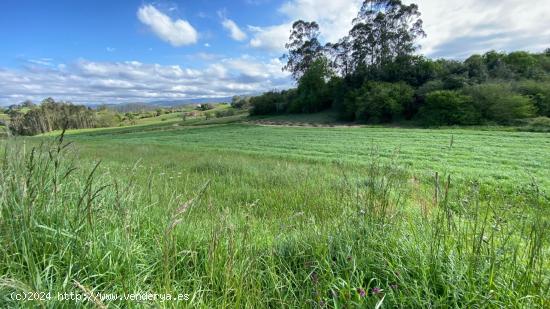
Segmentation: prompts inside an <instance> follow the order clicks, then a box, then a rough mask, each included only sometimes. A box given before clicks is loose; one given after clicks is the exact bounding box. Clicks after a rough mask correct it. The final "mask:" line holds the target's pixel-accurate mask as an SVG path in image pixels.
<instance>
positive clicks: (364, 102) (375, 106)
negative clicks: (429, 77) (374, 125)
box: [351, 82, 414, 122]
mask: <svg viewBox="0 0 550 309" xmlns="http://www.w3.org/2000/svg"><path fill="white" fill-rule="evenodd" d="M413 96H414V90H413V88H412V87H411V86H409V85H407V84H405V83H385V82H368V83H366V84H365V85H363V87H362V88H361V89H360V90H359V91H357V92H355V93H354V94H353V95H352V97H351V99H352V100H353V99H355V108H356V110H355V117H356V119H358V120H368V121H372V122H390V121H392V120H394V119H395V118H396V117H399V116H401V114H402V113H403V111H404V109H405V107H406V106H408V105H409V104H411V102H412V101H413ZM353 97H355V98H353Z"/></svg>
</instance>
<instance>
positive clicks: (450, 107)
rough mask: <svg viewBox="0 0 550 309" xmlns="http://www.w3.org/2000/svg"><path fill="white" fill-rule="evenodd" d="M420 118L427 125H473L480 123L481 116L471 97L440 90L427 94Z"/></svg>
mask: <svg viewBox="0 0 550 309" xmlns="http://www.w3.org/2000/svg"><path fill="white" fill-rule="evenodd" d="M419 118H420V119H421V120H422V122H423V123H424V124H425V125H472V124H479V123H480V121H481V114H480V112H479V111H478V110H477V109H476V107H475V105H474V103H473V101H472V98H471V97H469V96H465V95H463V94H461V93H459V92H457V91H452V90H440V91H433V92H430V93H428V94H427V96H426V100H425V103H424V105H423V106H422V107H421V108H420V112H419Z"/></svg>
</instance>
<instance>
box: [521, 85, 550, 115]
mask: <svg viewBox="0 0 550 309" xmlns="http://www.w3.org/2000/svg"><path fill="white" fill-rule="evenodd" d="M516 89H517V92H519V93H520V94H522V95H525V96H528V97H529V98H530V99H531V100H532V101H533V104H534V105H535V107H536V112H537V115H538V116H546V117H550V82H546V83H544V82H537V81H524V82H521V83H519V84H517V85H516Z"/></svg>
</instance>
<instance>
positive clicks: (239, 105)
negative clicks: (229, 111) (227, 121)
mask: <svg viewBox="0 0 550 309" xmlns="http://www.w3.org/2000/svg"><path fill="white" fill-rule="evenodd" d="M250 98H251V97H250V96H233V97H232V98H231V107H233V108H236V109H248V108H250Z"/></svg>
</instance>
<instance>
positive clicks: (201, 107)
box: [196, 103, 214, 111]
mask: <svg viewBox="0 0 550 309" xmlns="http://www.w3.org/2000/svg"><path fill="white" fill-rule="evenodd" d="M196 109H197V110H199V111H209V110H211V109H214V105H212V104H210V103H202V104H199V105H198V106H197V108H196Z"/></svg>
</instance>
